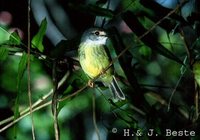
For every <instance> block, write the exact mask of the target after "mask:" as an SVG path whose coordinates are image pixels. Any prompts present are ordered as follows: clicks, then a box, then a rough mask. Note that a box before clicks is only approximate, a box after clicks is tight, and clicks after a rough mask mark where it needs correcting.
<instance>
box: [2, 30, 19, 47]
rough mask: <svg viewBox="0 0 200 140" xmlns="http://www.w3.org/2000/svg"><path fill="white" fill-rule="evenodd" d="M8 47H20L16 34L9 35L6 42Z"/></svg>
mask: <svg viewBox="0 0 200 140" xmlns="http://www.w3.org/2000/svg"><path fill="white" fill-rule="evenodd" d="M6 44H9V45H20V44H21V39H20V36H19V35H18V33H17V32H13V33H11V34H10V38H9V40H8V41H7V42H6Z"/></svg>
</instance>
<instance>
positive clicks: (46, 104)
mask: <svg viewBox="0 0 200 140" xmlns="http://www.w3.org/2000/svg"><path fill="white" fill-rule="evenodd" d="M179 8H180V5H179V6H177V7H176V8H175V9H174V10H172V11H171V12H169V13H168V14H167V15H166V16H165V17H163V18H162V19H161V20H159V21H158V22H157V23H155V24H154V26H152V27H151V28H150V29H149V30H148V31H146V32H145V33H144V34H143V35H141V36H140V37H139V38H138V39H142V38H143V37H145V36H146V35H147V34H148V33H150V32H151V31H152V30H153V29H154V28H156V26H157V25H159V24H160V23H161V22H162V21H163V20H164V19H166V18H168V17H169V16H170V15H172V14H173V13H175V12H176V10H177V9H179ZM130 48H131V46H127V47H126V48H125V49H124V50H123V51H122V52H121V53H120V54H119V55H118V56H117V57H116V58H114V59H113V60H112V61H111V62H110V64H109V65H108V67H107V68H105V69H104V71H103V72H102V73H101V74H103V73H104V72H105V71H107V70H108V69H109V68H110V67H111V66H112V64H113V63H114V62H115V61H117V59H118V58H119V57H121V56H122V55H123V54H124V53H125V52H126V51H127V50H128V49H130ZM101 74H99V75H97V76H96V77H95V78H93V79H92V80H91V81H92V82H94V81H95V80H96V79H98V78H99V77H100V76H101ZM87 87H88V85H87V84H86V85H85V86H83V87H82V88H81V89H79V90H77V91H76V92H74V93H72V94H70V95H68V96H66V97H63V98H61V99H58V101H59V102H61V101H64V100H67V99H69V98H71V97H73V96H75V95H77V94H79V93H80V92H81V91H83V90H84V89H85V88H87ZM52 93H53V91H50V92H49V94H50V95H51V94H52ZM47 97H49V96H47ZM43 101H44V100H40V101H38V102H36V103H35V104H36V106H34V108H33V110H32V111H33V112H35V111H37V110H39V109H41V108H43V107H46V106H48V105H50V104H51V101H49V102H47V103H44V104H41V105H39V104H40V103H41V102H43ZM37 105H39V106H37ZM27 110H28V111H29V110H30V108H28V109H27ZM24 112H25V111H24ZM29 114H30V112H25V113H24V114H23V115H22V116H20V117H19V118H18V119H16V120H14V121H13V122H11V123H9V124H8V125H6V126H5V127H4V128H2V129H0V132H2V131H4V130H6V129H7V128H9V127H10V126H12V125H13V124H15V123H17V122H18V121H19V120H21V119H22V118H24V117H25V116H27V115H29ZM12 117H13V116H12ZM12 117H10V118H8V119H6V120H4V121H1V122H0V125H2V124H5V123H7V122H8V121H10V120H13V118H12Z"/></svg>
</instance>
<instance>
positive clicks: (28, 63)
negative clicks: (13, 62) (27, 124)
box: [27, 0, 35, 140]
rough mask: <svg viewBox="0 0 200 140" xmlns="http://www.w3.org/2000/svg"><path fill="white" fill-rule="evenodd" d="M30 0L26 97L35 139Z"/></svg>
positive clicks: (29, 1) (29, 7)
mask: <svg viewBox="0 0 200 140" xmlns="http://www.w3.org/2000/svg"><path fill="white" fill-rule="evenodd" d="M30 12H31V0H28V62H27V77H28V99H29V106H30V115H31V122H32V123H31V128H32V139H33V140H35V128H34V119H33V113H32V112H33V109H32V95H31V72H30V54H31V53H30V52H31V31H30V29H31V19H30V18H31V17H30Z"/></svg>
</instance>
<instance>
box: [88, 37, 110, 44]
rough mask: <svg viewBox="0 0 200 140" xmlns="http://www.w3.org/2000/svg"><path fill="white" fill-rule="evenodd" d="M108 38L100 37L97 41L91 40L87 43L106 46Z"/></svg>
mask: <svg viewBox="0 0 200 140" xmlns="http://www.w3.org/2000/svg"><path fill="white" fill-rule="evenodd" d="M106 40H107V37H105V36H104V37H99V38H98V39H96V40H91V39H89V38H87V39H86V41H85V43H91V44H95V45H105V44H106Z"/></svg>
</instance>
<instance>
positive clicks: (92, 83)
mask: <svg viewBox="0 0 200 140" xmlns="http://www.w3.org/2000/svg"><path fill="white" fill-rule="evenodd" d="M88 86H89V87H91V88H93V87H94V82H93V81H92V80H89V81H88Z"/></svg>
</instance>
